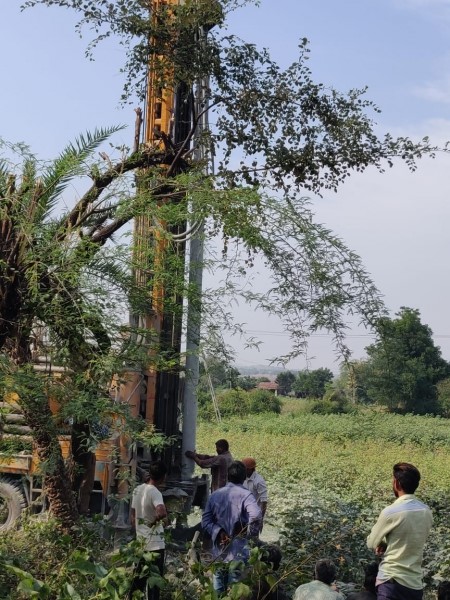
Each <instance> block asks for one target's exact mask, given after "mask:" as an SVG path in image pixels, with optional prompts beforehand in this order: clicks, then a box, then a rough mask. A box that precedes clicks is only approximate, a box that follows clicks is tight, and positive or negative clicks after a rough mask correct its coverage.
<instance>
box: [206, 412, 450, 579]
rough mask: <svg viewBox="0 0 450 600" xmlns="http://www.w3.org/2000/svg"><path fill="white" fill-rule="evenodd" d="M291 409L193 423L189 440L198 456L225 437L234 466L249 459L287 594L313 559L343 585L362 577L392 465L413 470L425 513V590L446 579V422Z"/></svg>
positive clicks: (449, 436)
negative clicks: (431, 521)
mask: <svg viewBox="0 0 450 600" xmlns="http://www.w3.org/2000/svg"><path fill="white" fill-rule="evenodd" d="M295 403H297V405H298V407H299V410H298V411H295V408H296V404H295ZM300 407H301V401H288V403H286V404H285V407H284V410H283V413H282V414H281V415H273V414H270V415H264V414H263V415H251V416H249V417H246V418H231V419H227V420H226V421H223V422H222V423H221V424H220V425H219V424H216V423H200V425H199V428H198V434H197V441H198V443H197V449H198V450H199V451H201V452H211V453H212V452H213V451H214V442H215V440H217V439H219V438H222V437H225V438H226V439H228V441H229V442H230V449H231V451H232V454H233V456H234V457H235V458H237V459H239V458H243V457H244V456H253V457H254V458H256V460H257V463H258V470H259V471H260V472H261V473H262V475H263V476H264V477H265V478H266V480H267V482H268V485H269V492H270V503H269V512H268V521H269V522H270V523H272V524H273V525H275V526H276V527H277V528H279V529H280V531H281V542H282V544H283V546H284V554H285V562H286V566H285V569H286V571H287V572H289V577H290V578H291V585H294V584H297V583H298V582H299V581H301V580H303V579H307V578H308V577H309V576H310V570H311V567H312V564H313V563H314V561H315V560H316V559H317V558H320V557H322V558H323V557H331V558H333V559H334V560H335V561H336V562H337V563H338V565H339V568H340V574H341V578H342V579H343V580H351V581H354V580H356V579H359V578H360V577H361V565H362V564H364V562H367V561H369V560H371V559H372V558H373V557H372V556H371V553H370V552H369V551H368V550H367V549H366V547H365V538H366V536H367V534H368V532H369V531H370V528H371V526H372V525H373V523H374V522H375V520H376V518H377V516H378V513H379V512H380V510H381V509H382V508H383V507H384V506H386V505H387V504H389V503H390V502H392V501H393V495H392V491H391V485H392V484H391V480H392V465H393V464H394V463H396V462H399V461H406V462H411V463H413V464H415V465H416V466H417V467H418V468H419V470H420V471H421V474H422V481H421V484H420V487H419V490H418V493H417V494H418V496H419V497H420V498H421V499H423V500H424V501H426V502H427V503H428V504H430V506H431V507H432V508H433V511H434V516H435V527H434V529H433V532H432V536H431V539H430V543H429V544H428V548H427V551H426V558H425V564H424V568H425V577H426V582H427V585H428V586H429V587H430V589H431V586H432V585H433V583H435V581H436V578H439V577H446V578H450V421H448V420H446V419H440V418H432V417H418V416H412V415H407V416H399V415H389V414H383V413H379V412H378V413H377V412H366V413H361V414H356V415H324V416H323V415H314V414H305V413H303V412H302V411H301V410H300Z"/></svg>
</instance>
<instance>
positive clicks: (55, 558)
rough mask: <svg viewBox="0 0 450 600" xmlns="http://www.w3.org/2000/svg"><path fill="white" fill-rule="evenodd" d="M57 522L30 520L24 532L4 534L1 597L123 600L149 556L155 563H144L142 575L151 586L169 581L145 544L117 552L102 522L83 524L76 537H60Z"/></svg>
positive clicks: (0, 552) (0, 561) (133, 544)
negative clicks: (157, 570)
mask: <svg viewBox="0 0 450 600" xmlns="http://www.w3.org/2000/svg"><path fill="white" fill-rule="evenodd" d="M55 525H56V524H55V522H54V521H52V520H49V521H41V522H40V521H39V520H37V519H36V518H30V519H29V520H28V521H27V522H25V523H24V526H23V528H22V529H21V531H19V532H17V531H14V532H7V533H5V534H4V535H3V537H2V539H1V540H0V582H1V585H0V589H1V590H2V592H0V598H3V597H4V598H16V599H18V600H19V599H20V600H21V599H24V598H37V599H42V600H70V599H72V600H79V599H80V598H85V599H86V600H97V599H98V600H117V598H123V597H126V596H127V594H128V592H129V589H130V585H131V583H132V580H133V577H134V575H136V574H139V573H138V571H137V570H136V565H137V564H138V563H139V561H140V559H141V558H143V557H144V558H145V559H146V561H147V563H148V564H149V565H150V567H149V568H147V567H143V570H142V575H143V576H145V574H147V575H148V580H149V583H150V585H152V584H153V585H158V586H163V585H164V583H165V582H164V580H163V579H162V578H161V577H160V576H159V575H157V573H156V571H155V569H156V567H152V566H151V560H152V556H151V554H150V553H146V552H144V550H143V547H142V544H141V543H140V542H137V541H134V542H131V543H129V544H126V545H124V546H122V547H121V548H120V549H119V550H118V551H117V552H114V553H111V552H110V548H109V545H108V544H107V542H106V541H105V539H104V538H102V537H101V527H100V524H99V523H97V524H90V525H88V524H87V523H83V522H81V523H80V525H79V527H78V530H77V535H76V536H75V537H74V538H73V537H71V536H67V535H65V536H61V535H55ZM144 568H145V569H146V571H144ZM2 593H3V594H5V595H2Z"/></svg>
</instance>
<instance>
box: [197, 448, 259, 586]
mask: <svg viewBox="0 0 450 600" xmlns="http://www.w3.org/2000/svg"><path fill="white" fill-rule="evenodd" d="M245 476H246V471H245V466H244V464H243V463H242V462H240V461H238V460H236V461H234V462H232V463H231V465H230V467H229V468H228V483H227V484H226V485H225V487H222V488H219V489H218V490H216V491H215V492H213V493H212V494H211V496H210V497H209V498H208V502H207V504H206V508H205V510H204V511H203V516H202V527H203V529H204V530H205V531H206V532H207V533H208V534H209V535H210V536H211V539H212V544H213V547H212V555H213V559H214V563H213V564H215V570H214V574H213V586H214V589H215V590H216V592H217V593H218V594H222V593H223V592H225V591H226V589H227V588H228V586H229V585H230V584H231V583H235V582H236V581H238V580H239V578H240V577H241V568H240V565H239V563H246V562H247V561H248V558H249V555H250V550H249V539H250V538H252V537H253V538H256V537H257V536H258V532H259V527H260V522H261V510H260V508H259V506H258V504H257V502H256V499H255V497H254V496H253V494H252V493H251V492H249V490H247V489H245V488H244V487H243V485H242V484H243V483H244V481H245Z"/></svg>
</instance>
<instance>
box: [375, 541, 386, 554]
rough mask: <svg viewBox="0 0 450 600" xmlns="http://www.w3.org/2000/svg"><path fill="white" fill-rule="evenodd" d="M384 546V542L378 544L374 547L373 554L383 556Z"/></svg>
mask: <svg viewBox="0 0 450 600" xmlns="http://www.w3.org/2000/svg"><path fill="white" fill-rule="evenodd" d="M386 548H387V545H386V544H385V543H384V542H383V543H381V544H379V545H378V546H377V547H376V548H375V554H376V556H383V554H384V553H385V552H386Z"/></svg>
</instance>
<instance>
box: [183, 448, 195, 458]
mask: <svg viewBox="0 0 450 600" xmlns="http://www.w3.org/2000/svg"><path fill="white" fill-rule="evenodd" d="M184 455H185V457H186V458H191V459H192V460H194V458H195V452H193V451H192V450H186V452H185V453H184Z"/></svg>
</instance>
